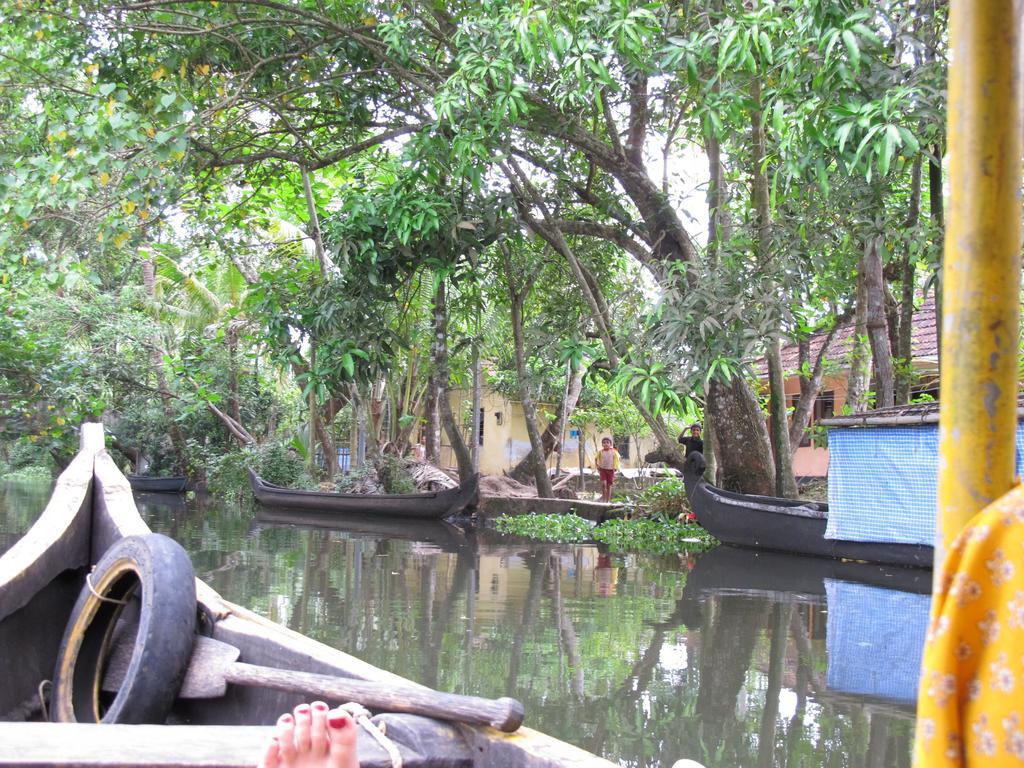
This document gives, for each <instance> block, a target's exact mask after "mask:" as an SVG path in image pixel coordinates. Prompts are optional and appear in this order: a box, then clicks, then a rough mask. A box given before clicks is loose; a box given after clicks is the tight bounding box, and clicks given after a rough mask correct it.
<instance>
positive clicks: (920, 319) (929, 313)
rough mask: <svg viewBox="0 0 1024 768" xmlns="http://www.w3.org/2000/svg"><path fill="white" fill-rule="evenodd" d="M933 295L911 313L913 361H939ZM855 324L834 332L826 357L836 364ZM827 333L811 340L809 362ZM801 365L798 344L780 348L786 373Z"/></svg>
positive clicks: (843, 358)
mask: <svg viewBox="0 0 1024 768" xmlns="http://www.w3.org/2000/svg"><path fill="white" fill-rule="evenodd" d="M935 322H936V321H935V295H934V294H932V293H929V294H928V295H927V296H926V297H925V299H924V302H923V303H922V304H921V306H920V307H919V308H918V310H917V311H916V312H914V316H913V331H912V337H911V347H910V348H911V356H912V357H913V358H914V359H915V360H931V361H935V362H937V361H938V358H939V341H938V336H937V334H936V332H935ZM853 331H854V324H853V323H852V322H850V323H847V324H845V325H843V326H841V327H840V328H839V330H838V331H836V333H835V336H834V337H833V338H832V344H831V345H830V346H829V351H828V357H829V359H831V360H834V361H836V362H838V363H841V364H844V365H845V363H846V361H847V358H848V356H849V354H850V350H851V349H852V348H853ZM827 336H828V332H827V331H822V332H821V333H816V334H814V335H813V336H812V337H811V360H812V361H813V360H815V359H816V358H817V356H818V352H819V350H820V349H821V346H822V344H824V343H825V338H826V337H827ZM799 365H800V347H799V345H797V344H787V345H786V346H784V347H783V348H782V370H784V371H786V372H789V371H794V370H796V369H797V368H798V367H799ZM756 368H757V370H758V371H760V372H762V373H763V372H765V371H766V368H765V366H764V361H763V360H759V361H758V363H757V366H756Z"/></svg>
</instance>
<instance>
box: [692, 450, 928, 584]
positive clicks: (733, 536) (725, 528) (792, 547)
mask: <svg viewBox="0 0 1024 768" xmlns="http://www.w3.org/2000/svg"><path fill="white" fill-rule="evenodd" d="M705 467H706V464H705V461H704V456H703V455H702V454H700V453H691V454H690V455H689V456H688V457H687V459H686V463H685V464H684V466H683V482H684V483H685V485H686V495H687V496H688V497H689V500H690V507H691V508H692V509H693V512H694V514H695V515H696V516H697V521H698V522H699V523H700V524H701V525H702V526H704V528H705V529H706V530H707V531H708V533H710V534H711V535H713V536H714V537H715V538H717V539H718V540H719V541H721V542H722V543H723V544H730V545H732V546H737V547H749V548H753V549H765V550H771V551H774V552H786V553H790V554H796V555H814V556H816V557H832V558H840V559H845V560H862V561H864V562H868V563H884V564H889V565H899V566H911V567H917V568H931V567H932V558H933V547H930V546H927V545H924V544H893V543H889V542H871V541H845V540H841V539H826V538H825V528H826V526H827V524H828V504H825V503H823V502H808V501H800V500H798V499H780V498H775V497H773V496H757V495H753V494H743V493H734V492H732V491H725V490H722V489H721V488H716V487H715V486H713V485H711V484H710V483H708V482H707V480H705V479H704V469H705Z"/></svg>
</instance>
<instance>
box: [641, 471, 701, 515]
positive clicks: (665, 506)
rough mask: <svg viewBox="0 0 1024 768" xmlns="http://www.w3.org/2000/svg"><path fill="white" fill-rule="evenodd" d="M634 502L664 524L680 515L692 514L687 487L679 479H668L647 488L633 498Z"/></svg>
mask: <svg viewBox="0 0 1024 768" xmlns="http://www.w3.org/2000/svg"><path fill="white" fill-rule="evenodd" d="M633 502H634V503H635V504H636V505H637V506H638V507H642V508H644V509H645V510H646V511H647V515H648V516H649V517H650V518H651V519H652V520H657V521H659V522H663V523H668V522H672V521H674V520H676V519H677V518H678V517H679V515H686V514H689V512H690V501H689V499H688V498H687V496H686V486H685V485H684V484H683V481H682V480H681V479H680V478H678V477H668V478H665V479H664V480H662V481H660V482H658V483H655V484H654V485H651V486H649V487H647V488H645V489H644V490H642V491H640V493H638V494H637V495H636V496H635V497H634V498H633Z"/></svg>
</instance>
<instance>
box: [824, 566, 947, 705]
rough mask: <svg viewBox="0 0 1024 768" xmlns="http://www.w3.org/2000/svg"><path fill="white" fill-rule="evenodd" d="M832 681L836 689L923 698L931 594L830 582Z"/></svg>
mask: <svg viewBox="0 0 1024 768" xmlns="http://www.w3.org/2000/svg"><path fill="white" fill-rule="evenodd" d="M825 594H826V596H827V597H828V626H827V627H826V635H825V649H826V650H827V652H828V675H827V677H826V685H827V687H828V688H829V689H830V690H833V691H839V692H842V693H854V694H861V695H865V696H877V697H878V698H882V699H889V700H892V701H897V702H903V703H913V702H914V701H916V700H917V681H918V676H919V675H920V674H921V652H922V650H923V649H924V636H925V631H926V630H927V629H928V609H929V606H930V604H931V596H930V595H918V594H914V593H912V592H900V591H898V590H895V589H883V588H881V587H869V586H866V585H864V584H853V583H850V582H846V581H838V580H835V579H826V580H825Z"/></svg>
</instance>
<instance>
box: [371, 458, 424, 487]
mask: <svg viewBox="0 0 1024 768" xmlns="http://www.w3.org/2000/svg"><path fill="white" fill-rule="evenodd" d="M377 476H378V477H379V478H380V481H381V483H382V484H383V486H384V493H416V491H417V490H418V489H417V488H416V483H415V482H414V481H413V479H412V474H411V473H410V472H409V465H408V464H407V463H406V462H405V460H404V459H402V458H400V457H398V456H393V455H391V454H385V455H383V456H381V457H380V460H379V461H377Z"/></svg>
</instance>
